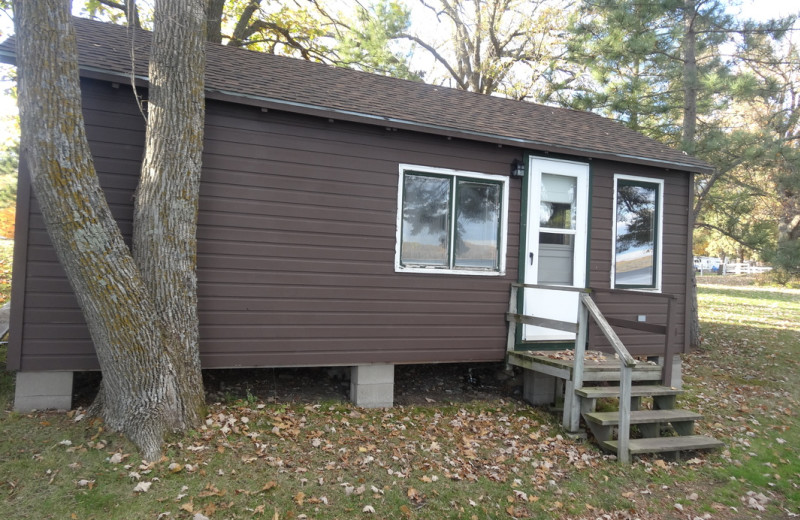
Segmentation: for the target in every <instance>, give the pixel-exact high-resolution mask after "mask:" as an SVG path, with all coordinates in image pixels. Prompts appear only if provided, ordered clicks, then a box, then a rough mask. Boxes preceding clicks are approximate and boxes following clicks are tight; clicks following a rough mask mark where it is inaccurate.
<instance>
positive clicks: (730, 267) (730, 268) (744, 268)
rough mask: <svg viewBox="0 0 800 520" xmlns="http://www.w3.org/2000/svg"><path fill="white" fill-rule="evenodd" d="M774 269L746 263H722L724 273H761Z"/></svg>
mask: <svg viewBox="0 0 800 520" xmlns="http://www.w3.org/2000/svg"><path fill="white" fill-rule="evenodd" d="M767 271H772V267H769V266H758V265H750V264H748V263H744V264H722V274H759V273H766V272H767Z"/></svg>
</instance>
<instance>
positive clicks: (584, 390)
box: [506, 284, 723, 462]
mask: <svg viewBox="0 0 800 520" xmlns="http://www.w3.org/2000/svg"><path fill="white" fill-rule="evenodd" d="M525 288H540V286H535V285H529V284H512V285H511V297H510V299H509V312H508V313H507V314H506V319H507V321H508V322H509V331H508V357H507V360H508V362H509V363H510V364H513V365H516V366H520V367H522V368H525V369H528V370H533V371H535V372H540V373H542V374H544V375H546V376H548V377H556V378H561V379H563V381H564V386H563V389H564V408H563V426H564V428H566V429H567V430H568V431H570V432H575V433H577V432H578V431H579V423H580V418H581V417H583V419H584V421H585V423H586V424H587V425H588V426H589V428H590V429H591V431H592V434H593V435H594V438H595V439H596V440H597V442H598V443H599V444H600V446H601V447H602V448H603V449H605V450H608V451H611V452H614V453H616V454H617V458H618V459H619V460H620V462H630V459H631V456H632V455H635V454H643V453H673V454H679V453H680V452H685V451H694V450H706V449H714V448H719V447H722V446H723V443H722V442H720V441H718V440H716V439H714V438H711V437H707V436H704V435H695V434H694V425H695V422H696V421H698V420H700V419H702V418H703V417H702V416H701V415H700V414H697V413H694V412H691V411H687V410H680V409H676V408H675V404H676V397H677V396H678V395H679V394H681V393H682V391H681V390H679V389H676V388H673V387H670V386H666V385H664V384H662V382H663V381H671V376H672V356H673V355H674V354H672V353H671V351H670V346H671V336H672V333H673V327H672V323H673V322H672V319H673V310H672V300H673V299H674V297H672V296H670V295H662V294H652V296H658V297H661V298H666V301H667V324H666V325H664V326H654V325H651V324H642V323H637V322H634V321H629V320H622V319H614V320H611V319H608V320H607V319H606V318H605V316H603V314H602V313H601V312H600V310H599V309H598V307H597V305H596V304H595V303H594V301H593V300H592V298H591V296H590V295H589V292H590V291H597V289H575V288H570V287H563V288H559V290H566V291H576V292H580V293H581V294H580V295H579V301H580V305H579V313H578V323H577V325H576V324H575V323H569V322H558V321H554V320H549V319H542V318H537V317H534V316H526V315H521V314H517V290H518V289H523V290H524V289H525ZM547 288H548V289H551V290H552V289H556V287H553V286H547ZM605 291H606V292H610V293H615V294H621V295H627V294H631V292H630V291H617V290H605ZM648 294H650V293H648ZM590 318H591V319H592V320H594V322H595V324H596V325H597V326H598V328H599V329H600V331H601V332H602V334H603V336H605V338H606V340H607V341H608V343H609V344H610V345H611V347H612V348H613V349H614V352H615V354H616V360H615V362H614V363H613V364H612V363H606V364H594V363H587V362H586V359H585V351H586V344H587V339H588V338H587V330H588V325H589V319H590ZM611 323H613V325H615V326H618V327H623V328H630V329H635V330H640V331H645V332H651V333H656V334H662V335H664V337H665V340H664V344H665V348H664V356H663V362H664V365H663V366H658V365H655V364H648V363H640V362H638V361H637V360H635V359H634V358H633V357H632V356H631V355H630V353H629V352H628V350H627V348H626V347H625V345H623V343H622V341H620V339H619V337H618V336H617V334H616V332H615V331H614V329H613V328H612V326H611ZM521 324H529V325H536V326H545V327H547V328H554V329H557V330H563V331H567V332H575V335H576V337H575V349H574V351H573V353H574V356H573V358H572V360H571V362H564V361H553V360H549V359H542V358H540V359H538V360H536V359H533V358H532V357H531V356H530V354H524V353H522V352H515V351H514V339H515V335H516V326H518V325H521ZM612 385H616V386H612ZM598 399H616V400H617V402H618V408H619V409H618V411H613V412H598V411H596V410H597V401H598ZM631 426H633V427H634V428H635V429H636V430H638V433H639V435H635V436H634V438H631Z"/></svg>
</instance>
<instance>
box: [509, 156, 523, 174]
mask: <svg viewBox="0 0 800 520" xmlns="http://www.w3.org/2000/svg"><path fill="white" fill-rule="evenodd" d="M511 176H512V177H525V163H524V162H522V161H520V160H519V159H514V160H513V161H512V162H511Z"/></svg>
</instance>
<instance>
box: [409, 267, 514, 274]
mask: <svg viewBox="0 0 800 520" xmlns="http://www.w3.org/2000/svg"><path fill="white" fill-rule="evenodd" d="M394 272H396V273H425V274H454V275H466V276H505V274H506V273H505V271H490V270H484V269H449V268H443V267H422V266H419V267H416V266H399V265H395V266H394Z"/></svg>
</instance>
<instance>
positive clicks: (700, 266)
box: [694, 256, 722, 273]
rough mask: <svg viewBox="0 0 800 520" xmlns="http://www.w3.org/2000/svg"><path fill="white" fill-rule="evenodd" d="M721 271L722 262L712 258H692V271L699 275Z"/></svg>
mask: <svg viewBox="0 0 800 520" xmlns="http://www.w3.org/2000/svg"><path fill="white" fill-rule="evenodd" d="M721 269H722V260H720V259H719V258H716V257H712V256H696V257H694V270H695V271H698V272H700V273H704V272H709V271H710V272H712V273H718V272H720V270H721Z"/></svg>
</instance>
